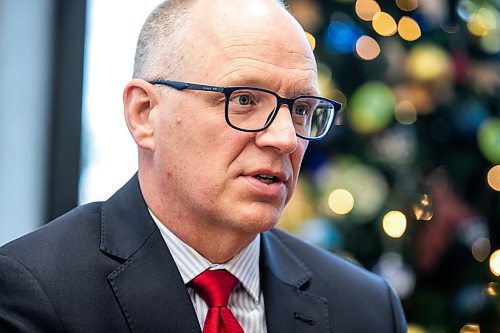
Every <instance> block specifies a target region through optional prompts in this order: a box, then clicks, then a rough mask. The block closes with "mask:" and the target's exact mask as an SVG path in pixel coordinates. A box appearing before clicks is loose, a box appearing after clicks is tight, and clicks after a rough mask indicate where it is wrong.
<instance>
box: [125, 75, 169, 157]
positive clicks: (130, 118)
mask: <svg viewBox="0 0 500 333" xmlns="http://www.w3.org/2000/svg"><path fill="white" fill-rule="evenodd" d="M160 97H161V96H160V95H159V93H158V92H157V90H156V89H154V87H153V86H152V85H151V84H150V83H148V82H146V81H144V80H141V79H133V80H132V81H130V82H129V83H128V84H127V86H126V87H125V90H124V91H123V107H124V111H125V121H126V122H127V127H128V130H129V131H130V134H132V137H133V138H134V140H135V142H136V143H137V146H138V147H141V148H144V149H147V150H151V151H154V149H155V140H154V139H155V136H154V129H155V126H154V125H155V115H156V112H155V111H156V109H157V108H158V107H159V105H158V104H159V99H160Z"/></svg>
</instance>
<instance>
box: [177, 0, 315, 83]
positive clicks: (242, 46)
mask: <svg viewBox="0 0 500 333" xmlns="http://www.w3.org/2000/svg"><path fill="white" fill-rule="evenodd" d="M207 3H210V4H212V5H211V6H207ZM223 3H225V5H223ZM232 3H233V2H232ZM198 4H199V6H200V7H198V8H196V7H195V9H194V10H193V12H192V17H191V20H190V22H189V23H188V25H189V29H188V30H187V31H188V36H187V38H186V44H185V46H186V47H188V49H187V54H186V55H187V56H188V58H189V59H190V60H191V61H190V64H191V66H190V68H189V69H188V75H189V76H190V78H189V79H192V80H197V81H198V82H204V83H210V84H219V85H236V84H247V83H253V84H254V85H259V86H263V87H265V88H270V89H275V90H278V89H277V88H279V89H284V90H294V89H295V90H297V89H298V90H314V89H315V88H316V75H317V74H316V61H315V59H314V55H313V53H312V50H311V48H310V46H309V44H308V41H307V38H306V37H305V33H304V31H303V30H302V28H301V27H300V25H299V24H298V23H297V22H296V21H295V20H294V19H293V18H292V17H291V15H289V14H288V13H287V12H286V10H285V9H284V8H282V7H280V6H279V5H278V4H276V3H275V1H274V0H270V1H265V0H253V1H239V0H234V4H233V5H232V6H227V2H225V1H223V2H222V4H221V3H220V1H218V0H215V1H213V2H212V1H200V2H198ZM200 80H202V81H200Z"/></svg>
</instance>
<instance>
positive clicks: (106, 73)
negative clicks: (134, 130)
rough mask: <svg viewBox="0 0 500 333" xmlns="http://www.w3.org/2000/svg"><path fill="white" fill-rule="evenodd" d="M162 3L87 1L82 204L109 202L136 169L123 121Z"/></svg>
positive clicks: (134, 153)
mask: <svg viewBox="0 0 500 333" xmlns="http://www.w3.org/2000/svg"><path fill="white" fill-rule="evenodd" d="M160 2H161V0H140V1H138V0H105V1H103V0H99V1H97V0H88V10H87V33H86V40H85V43H86V45H85V49H86V51H85V53H86V54H85V74H84V97H83V99H84V100H83V118H82V120H83V123H82V135H83V141H82V152H83V156H82V157H83V158H82V175H81V179H80V193H79V202H80V203H82V204H83V203H87V202H90V201H96V200H106V199H107V198H108V197H109V196H110V195H111V194H113V193H114V192H115V191H116V190H117V189H118V188H119V187H121V186H122V185H123V184H124V183H125V182H126V181H127V180H128V179H129V178H130V177H131V176H132V175H133V174H134V172H135V171H136V170H137V150H136V146H135V143H134V141H133V140H132V137H131V136H130V134H129V132H128V130H127V127H126V124H125V120H124V117H123V104H122V92H123V89H124V88H125V85H126V84H127V82H128V81H129V80H130V79H131V78H132V70H133V63H134V53H135V46H136V43H137V37H138V36H139V31H140V29H141V27H142V24H143V23H144V20H145V19H146V17H147V15H148V14H149V13H150V12H151V10H153V9H154V8H155V7H156V6H157V5H158V4H159V3H160Z"/></svg>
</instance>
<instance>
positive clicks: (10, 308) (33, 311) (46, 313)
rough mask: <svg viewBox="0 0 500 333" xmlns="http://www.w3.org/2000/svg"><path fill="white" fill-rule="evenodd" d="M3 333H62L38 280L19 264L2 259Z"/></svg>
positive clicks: (0, 323) (0, 328)
mask: <svg viewBox="0 0 500 333" xmlns="http://www.w3.org/2000/svg"><path fill="white" fill-rule="evenodd" d="M0 332H12V333H21V332H22V333H25V332H63V327H62V325H61V323H60V321H59V319H58V317H57V313H56V311H55V309H54V306H53V305H52V304H51V302H50V300H49V298H48V297H47V295H46V294H45V292H44V290H43V287H42V286H41V285H40V283H39V282H38V280H37V278H36V277H35V276H34V275H33V274H32V273H31V272H30V271H29V269H28V268H27V267H25V266H24V265H23V264H21V263H20V262H18V261H16V260H15V259H13V258H10V257H7V256H4V255H0Z"/></svg>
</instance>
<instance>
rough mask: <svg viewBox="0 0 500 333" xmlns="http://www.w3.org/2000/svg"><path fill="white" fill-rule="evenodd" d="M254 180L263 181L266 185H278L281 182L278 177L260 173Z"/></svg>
mask: <svg viewBox="0 0 500 333" xmlns="http://www.w3.org/2000/svg"><path fill="white" fill-rule="evenodd" d="M253 178H255V179H258V180H259V181H261V182H263V183H265V184H274V183H277V182H279V181H280V180H279V178H278V177H275V176H271V175H265V174H262V173H259V174H257V175H255V176H253Z"/></svg>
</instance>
